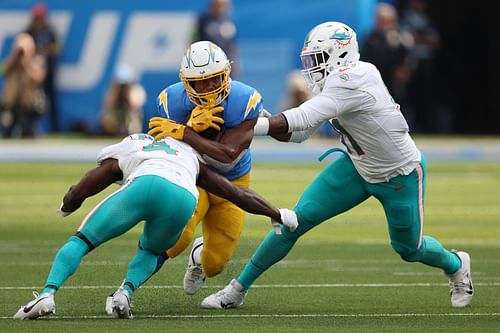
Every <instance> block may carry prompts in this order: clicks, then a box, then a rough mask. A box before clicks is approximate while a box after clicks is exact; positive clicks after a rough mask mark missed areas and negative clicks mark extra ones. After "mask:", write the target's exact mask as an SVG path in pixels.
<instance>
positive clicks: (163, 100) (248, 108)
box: [158, 81, 263, 180]
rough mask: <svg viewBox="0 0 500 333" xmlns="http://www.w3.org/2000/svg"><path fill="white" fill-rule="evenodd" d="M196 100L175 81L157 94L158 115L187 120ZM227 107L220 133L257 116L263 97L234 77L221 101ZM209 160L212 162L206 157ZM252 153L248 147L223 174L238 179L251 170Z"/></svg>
mask: <svg viewBox="0 0 500 333" xmlns="http://www.w3.org/2000/svg"><path fill="white" fill-rule="evenodd" d="M195 106H196V105H195V104H194V103H193V102H191V101H190V99H189V97H188V95H187V93H186V90H185V88H184V85H183V84H182V82H179V83H176V84H173V85H171V86H169V87H167V88H166V89H164V90H163V91H162V92H161V93H160V95H159V96H158V116H160V117H164V118H168V119H172V120H174V121H175V122H177V123H179V124H185V123H186V122H187V121H188V119H189V117H190V115H191V112H192V110H193V109H194V108H195ZM220 106H222V107H224V112H223V116H222V117H223V119H224V124H222V125H221V126H220V127H221V131H220V134H219V136H218V138H219V137H220V136H221V135H222V134H223V133H224V131H225V130H226V129H229V128H232V127H235V126H238V125H239V124H241V123H242V122H243V121H245V120H250V119H254V118H257V117H258V115H259V112H260V111H261V110H262V108H263V106H262V97H261V96H260V94H259V93H258V92H257V91H256V90H255V89H253V88H251V87H249V86H247V85H245V84H243V83H241V82H239V81H231V83H230V94H229V95H228V97H227V98H226V99H225V100H224V101H223V102H222V103H221V104H220ZM207 162H208V163H209V164H210V162H209V161H207ZM250 168H251V154H250V151H249V150H248V149H247V150H245V152H244V153H243V156H242V157H241V159H240V160H239V162H238V163H236V165H235V166H234V167H233V168H232V169H231V170H229V171H227V172H222V171H221V170H217V171H218V172H219V173H220V174H222V175H223V176H225V177H226V178H227V179H229V180H234V179H237V178H239V177H241V176H243V175H245V174H247V173H248V172H249V171H250Z"/></svg>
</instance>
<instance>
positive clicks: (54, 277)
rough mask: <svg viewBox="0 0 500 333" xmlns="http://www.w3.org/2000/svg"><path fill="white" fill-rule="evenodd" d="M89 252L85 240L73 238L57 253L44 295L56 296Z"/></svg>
mask: <svg viewBox="0 0 500 333" xmlns="http://www.w3.org/2000/svg"><path fill="white" fill-rule="evenodd" d="M88 251H89V248H88V246H87V244H86V243H85V242H84V241H83V240H81V239H80V238H78V237H76V236H72V237H71V238H70V239H69V240H68V241H67V242H66V244H64V245H63V246H62V247H61V248H60V249H59V251H58V252H57V254H56V257H55V258H54V261H53V263H52V268H51V269H50V273H49V276H48V278H47V282H46V283H45V288H44V289H43V291H42V293H51V294H55V293H56V291H57V290H58V289H59V288H60V287H61V286H62V285H63V283H64V282H65V281H66V280H67V279H68V278H69V277H70V276H71V275H73V273H74V272H75V271H76V269H77V268H78V266H80V262H81V261H82V258H83V256H85V255H86V254H87V253H88Z"/></svg>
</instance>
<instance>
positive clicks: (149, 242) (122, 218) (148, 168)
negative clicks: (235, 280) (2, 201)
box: [14, 134, 297, 319]
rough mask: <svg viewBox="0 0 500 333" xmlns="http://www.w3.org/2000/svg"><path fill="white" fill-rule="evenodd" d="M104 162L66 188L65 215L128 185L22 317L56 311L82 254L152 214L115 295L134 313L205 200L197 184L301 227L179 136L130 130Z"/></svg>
mask: <svg viewBox="0 0 500 333" xmlns="http://www.w3.org/2000/svg"><path fill="white" fill-rule="evenodd" d="M97 162H98V164H99V166H98V167H96V168H95V169H93V170H91V171H90V172H88V173H87V174H86V175H85V176H84V177H83V178H82V179H81V180H80V182H79V183H78V184H77V185H74V186H72V187H71V188H70V189H69V191H68V192H67V193H66V195H65V196H64V199H63V204H62V205H61V208H60V210H59V211H58V213H59V214H60V215H62V216H67V215H69V214H71V213H72V212H74V211H75V210H77V209H78V208H79V207H80V206H81V204H82V203H83V201H84V200H85V199H86V198H88V197H90V196H92V195H94V194H96V193H99V192H101V191H102V190H104V189H105V188H106V187H108V186H109V185H110V184H112V183H113V182H118V183H121V184H123V185H122V186H121V187H120V188H119V189H118V190H117V191H115V192H114V193H112V194H111V195H109V196H108V197H107V198H105V199H104V200H103V201H101V202H100V203H99V204H98V205H97V206H96V207H95V208H94V209H93V210H92V211H91V212H90V213H89V214H88V215H87V217H85V219H84V220H83V222H82V224H81V225H80V227H79V228H78V231H77V232H76V234H75V235H74V236H72V237H71V238H70V239H69V240H68V241H67V242H66V244H64V246H62V247H61V248H60V249H59V251H58V252H57V254H56V257H55V259H54V262H53V264H52V268H51V270H50V273H49V276H48V278H47V282H46V283H45V288H44V289H43V291H42V293H41V294H38V293H36V292H34V295H35V296H36V298H35V300H33V301H31V302H29V303H28V304H26V305H25V306H22V307H21V308H20V309H19V311H18V312H17V313H16V314H15V315H14V318H15V319H35V318H38V317H40V316H45V315H49V314H51V313H55V303H54V294H55V293H56V292H57V290H58V289H59V288H60V287H61V286H62V285H63V283H64V282H65V281H66V280H67V279H68V278H69V277H70V276H71V275H72V274H73V273H74V272H75V271H76V269H77V268H78V266H79V265H80V262H81V260H82V259H83V257H84V256H85V255H86V254H87V253H89V252H90V251H92V250H93V249H94V248H96V247H98V246H100V245H101V244H103V243H105V242H107V241H108V240H110V239H112V238H115V237H118V236H120V235H121V234H123V233H125V232H127V231H128V230H130V229H131V228H132V227H134V226H135V225H136V224H137V223H139V222H141V221H143V220H145V223H144V230H143V233H142V234H141V236H140V239H139V248H138V249H137V253H136V255H135V256H134V257H133V258H132V260H131V261H130V264H129V268H128V272H127V275H126V277H125V282H124V287H123V288H120V289H119V290H118V291H117V292H116V293H114V295H113V297H112V300H111V308H112V309H111V314H112V315H113V317H115V318H132V312H131V310H130V299H131V297H132V293H133V290H134V289H137V288H138V287H139V286H141V285H142V284H143V283H144V282H146V281H147V280H148V279H149V278H150V277H151V276H152V275H153V274H154V273H155V272H156V271H157V269H158V265H159V259H158V258H159V255H160V254H161V253H163V252H164V251H165V250H166V249H168V248H169V247H170V246H172V245H174V244H175V242H176V241H177V240H178V238H179V236H180V235H181V233H182V230H183V229H184V227H185V226H186V223H187V222H188V220H189V219H190V218H191V216H192V215H193V213H194V209H195V206H196V201H197V199H198V190H197V188H196V184H197V185H198V186H200V187H201V188H203V189H205V190H208V191H210V192H211V193H214V194H216V195H219V196H220V197H222V198H228V199H230V200H232V201H233V202H234V203H235V204H237V205H238V206H239V207H241V208H242V209H245V210H247V211H249V212H251V213H255V214H261V215H266V216H269V217H271V218H272V219H273V220H274V221H278V222H281V221H282V219H281V215H284V216H285V215H286V217H283V221H285V222H284V223H286V224H287V225H289V226H290V228H291V229H290V230H294V229H295V228H296V222H297V219H296V216H295V214H294V213H293V212H292V211H289V210H287V209H280V210H278V209H276V208H274V207H273V206H271V205H270V204H269V203H267V202H266V201H265V200H264V199H263V198H262V197H260V196H259V195H258V194H257V193H255V192H253V191H252V190H250V189H244V188H241V187H237V186H235V185H233V184H231V182H229V181H228V180H227V179H225V178H224V177H222V176H220V175H219V174H217V173H216V172H213V171H212V170H210V169H209V168H208V167H207V166H205V165H204V164H203V163H199V161H198V155H197V153H196V152H195V151H194V150H193V148H191V147H190V146H189V145H187V144H186V143H183V142H180V141H177V140H175V139H172V138H165V139H163V140H161V141H154V139H153V138H152V137H151V136H149V135H145V134H134V135H130V136H128V137H126V138H125V139H123V140H122V141H121V142H120V143H118V144H115V145H111V146H109V147H106V148H104V149H103V150H102V151H101V152H100V154H99V156H98V157H97ZM160 262H161V260H160ZM130 288H132V290H131V289H130Z"/></svg>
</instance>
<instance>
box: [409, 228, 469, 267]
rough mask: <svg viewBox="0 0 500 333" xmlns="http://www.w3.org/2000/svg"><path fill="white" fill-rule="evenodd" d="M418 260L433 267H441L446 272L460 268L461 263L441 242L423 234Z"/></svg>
mask: <svg viewBox="0 0 500 333" xmlns="http://www.w3.org/2000/svg"><path fill="white" fill-rule="evenodd" d="M418 252H419V253H421V257H420V259H419V260H418V261H420V262H422V263H424V264H426V265H429V266H433V267H439V268H441V269H442V270H443V271H444V272H445V273H446V274H453V273H455V272H456V271H458V270H459V269H460V266H462V263H461V261H460V258H459V257H458V256H457V255H455V253H453V252H451V251H448V250H447V249H445V248H444V247H443V246H442V245H441V243H439V242H438V241H437V240H436V239H434V238H432V237H430V236H424V237H423V239H422V246H421V247H420V249H419V251H418Z"/></svg>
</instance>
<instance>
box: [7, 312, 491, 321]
mask: <svg viewBox="0 0 500 333" xmlns="http://www.w3.org/2000/svg"><path fill="white" fill-rule="evenodd" d="M498 316H500V313H498V312H493V313H485V312H484V313H483V312H473V313H471V312H469V313H463V312H457V313H454V312H451V313H307V314H213V315H138V316H134V318H135V319H151V318H154V319H232V318H235V319H242V318H243V319H245V318H246V319H252V318H257V319H259V318H391V317H393V318H402V317H498ZM0 319H12V317H11V316H0ZM58 319H76V320H78V319H111V317H109V316H50V317H47V318H43V319H42V320H58Z"/></svg>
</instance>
